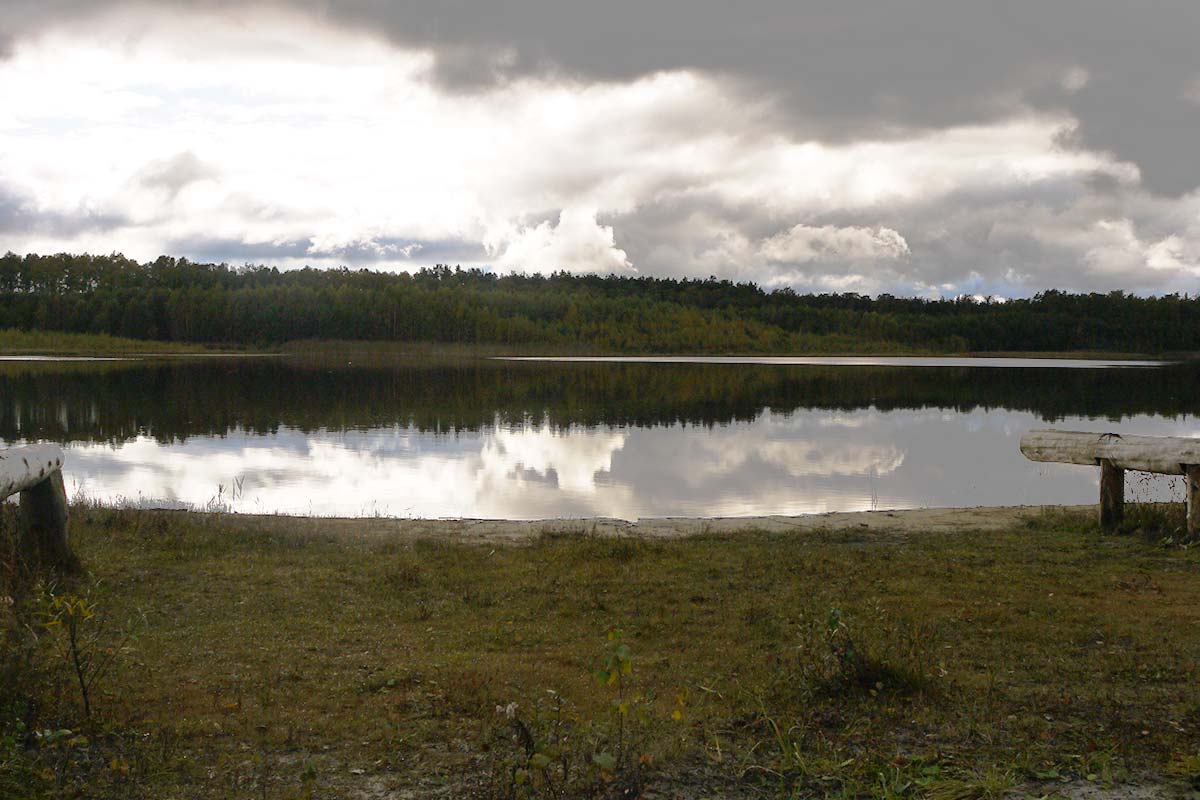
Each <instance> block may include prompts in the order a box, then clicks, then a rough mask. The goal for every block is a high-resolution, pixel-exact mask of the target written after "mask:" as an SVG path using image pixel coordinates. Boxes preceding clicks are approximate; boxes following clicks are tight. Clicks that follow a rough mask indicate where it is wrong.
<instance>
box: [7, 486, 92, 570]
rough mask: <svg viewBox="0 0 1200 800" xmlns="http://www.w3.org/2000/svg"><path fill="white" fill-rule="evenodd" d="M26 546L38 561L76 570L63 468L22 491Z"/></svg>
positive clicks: (76, 561)
mask: <svg viewBox="0 0 1200 800" xmlns="http://www.w3.org/2000/svg"><path fill="white" fill-rule="evenodd" d="M20 513H21V529H22V537H23V541H24V550H25V552H26V553H29V554H30V555H31V556H33V558H35V559H36V560H37V561H38V562H39V563H41V564H45V565H47V566H50V567H53V568H54V569H57V570H59V571H62V572H77V571H78V570H79V559H78V558H76V556H75V553H74V552H73V551H72V550H71V545H70V544H69V543H68V541H67V518H68V513H67V489H66V487H65V486H64V485H63V476H62V471H61V470H55V471H54V472H51V473H50V475H49V477H47V478H46V480H44V481H42V482H41V483H39V484H36V485H35V486H31V487H30V488H28V489H26V490H25V491H23V492H21V512H20Z"/></svg>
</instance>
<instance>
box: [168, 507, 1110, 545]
mask: <svg viewBox="0 0 1200 800" xmlns="http://www.w3.org/2000/svg"><path fill="white" fill-rule="evenodd" d="M1093 508H1094V506H978V507H973V508H911V509H899V510H894V511H833V512H828V513H824V514H803V515H796V516H786V515H772V516H754V517H646V518H643V519H639V520H636V521H630V520H622V519H614V518H611V517H593V518H578V519H565V518H559V519H540V520H510V519H419V518H403V517H316V516H290V515H286V514H236V513H226V512H208V511H183V510H178V511H177V510H161V511H153V512H152V513H161V514H167V515H182V516H186V517H190V518H195V519H197V520H204V521H211V522H213V523H214V524H219V525H221V526H222V527H223V528H228V529H232V530H241V531H244V532H247V533H251V532H253V533H264V534H285V533H286V534H289V535H293V534H294V535H305V534H313V535H322V536H328V535H336V536H346V537H349V538H360V539H379V538H385V539H386V538H394V537H398V538H400V539H433V540H443V541H454V542H461V543H464V544H480V545H483V544H488V545H496V544H511V545H520V544H527V543H530V542H533V541H536V540H538V539H539V538H541V537H543V536H546V535H566V536H571V535H576V536H599V537H627V538H638V539H682V538H688V537H692V536H708V535H712V536H725V535H736V534H739V533H749V532H756V533H760V532H766V533H796V534H803V533H816V532H825V531H841V532H852V531H863V532H871V533H895V534H898V535H904V536H910V535H919V534H951V533H958V532H965V531H1000V530H1009V529H1012V528H1016V527H1020V526H1021V525H1023V524H1027V523H1029V522H1031V521H1035V520H1037V519H1038V518H1040V517H1043V516H1045V515H1047V514H1056V513H1071V514H1076V513H1087V512H1088V511H1090V510H1092V509H1093Z"/></svg>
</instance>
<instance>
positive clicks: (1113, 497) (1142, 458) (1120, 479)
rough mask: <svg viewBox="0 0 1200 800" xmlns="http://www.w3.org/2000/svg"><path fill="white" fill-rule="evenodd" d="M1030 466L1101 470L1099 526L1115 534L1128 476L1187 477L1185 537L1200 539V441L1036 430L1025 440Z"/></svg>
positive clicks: (1183, 438) (1028, 434)
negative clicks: (1084, 466) (1035, 463)
mask: <svg viewBox="0 0 1200 800" xmlns="http://www.w3.org/2000/svg"><path fill="white" fill-rule="evenodd" d="M1021 452H1022V453H1024V454H1025V457H1026V458H1028V459H1029V460H1031V461H1053V462H1058V463H1060V464H1088V465H1099V466H1100V524H1101V526H1103V527H1105V528H1115V527H1116V526H1117V525H1118V524H1119V523H1120V522H1121V515H1122V513H1123V511H1124V505H1125V470H1127V469H1132V470H1137V471H1139V472H1157V473H1159V474H1162V475H1183V476H1184V479H1185V483H1186V485H1187V535H1188V538H1190V539H1193V540H1195V539H1197V538H1198V537H1200V439H1190V438H1186V437H1182V436H1128V435H1124V434H1120V433H1081V432H1078V431H1054V430H1037V431H1030V432H1029V433H1027V434H1025V435H1024V436H1022V437H1021Z"/></svg>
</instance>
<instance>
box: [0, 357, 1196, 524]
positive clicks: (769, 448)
mask: <svg viewBox="0 0 1200 800" xmlns="http://www.w3.org/2000/svg"><path fill="white" fill-rule="evenodd" d="M1197 398H1200V366H1197V365H1195V364H1174V365H1149V366H1148V365H1145V364H1144V363H1141V364H1139V365H1134V364H1133V363H1132V362H1104V363H1101V362H1079V361H1071V360H1054V361H1034V362H1033V363H1031V362H1030V361H1029V360H1011V361H1009V360H1003V359H988V360H986V361H971V360H964V359H944V360H943V359H620V360H616V361H612V360H595V359H581V360H561V359H555V360H550V361H536V360H535V361H530V360H483V361H470V362H458V363H447V362H441V363H436V364H419V363H405V364H400V365H391V366H369V367H368V366H356V365H348V364H340V365H338V366H330V365H327V364H313V363H306V362H303V361H297V360H294V359H284V358H280V359H165V360H164V359H159V360H130V361H106V362H78V361H75V362H57V363H56V362H45V361H19V362H8V363H3V364H0V439H3V440H4V442H5V443H6V444H9V445H12V444H19V443H23V442H27V441H33V440H50V441H57V442H61V443H62V444H63V445H64V447H65V448H66V450H67V464H66V468H65V473H66V476H67V485H68V491H70V492H71V493H73V494H75V495H77V496H82V497H86V498H91V499H95V500H100V501H104V502H110V503H127V504H133V505H146V506H164V507H194V508H214V509H218V508H219V509H223V510H233V511H239V512H281V513H288V514H316V515H339V516H342V515H345V516H360V515H375V514H380V515H386V516H401V517H403V516H414V517H503V518H513V519H538V518H547V517H590V516H607V517H622V518H626V519H635V518H638V517H659V516H736V515H759V514H802V513H816V512H825V511H852V510H865V509H895V508H914V507H923V506H975V505H993V504H995V505H1000V504H1003V505H1014V504H1042V503H1094V502H1096V497H1097V493H1098V488H1097V486H1098V475H1097V470H1094V469H1091V468H1088V467H1073V466H1067V465H1053V464H1035V463H1032V462H1029V461H1026V460H1025V459H1024V458H1023V457H1022V456H1021V454H1020V452H1019V451H1018V449H1017V442H1018V440H1019V438H1020V436H1021V434H1023V433H1024V432H1025V431H1027V430H1029V429H1030V428H1036V427H1046V426H1053V427H1058V428H1064V429H1074V430H1096V431H1115V432H1129V433H1142V434H1150V435H1155V434H1158V435H1179V436H1197V435H1200V424H1198V422H1197V418H1196V416H1195V414H1196V411H1197V408H1198V405H1200V404H1198V402H1197ZM1131 477H1132V476H1131ZM1127 491H1128V492H1129V493H1130V495H1131V496H1137V497H1139V498H1144V499H1169V498H1172V497H1173V498H1175V499H1179V498H1181V497H1182V486H1181V484H1180V483H1179V479H1170V478H1166V477H1160V478H1156V479H1153V480H1149V481H1141V480H1137V479H1132V480H1130V481H1129V482H1128V488H1127Z"/></svg>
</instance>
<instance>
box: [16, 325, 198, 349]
mask: <svg viewBox="0 0 1200 800" xmlns="http://www.w3.org/2000/svg"><path fill="white" fill-rule="evenodd" d="M205 352H211V351H210V349H209V348H207V347H204V346H201V345H196V344H185V343H181V342H154V341H146V340H142V339H124V338H121V337H119V336H109V335H108V334H105V333H61V332H58V331H23V330H17V329H15V328H5V329H3V330H0V355H34V354H36V355H124V354H139V353H205Z"/></svg>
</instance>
